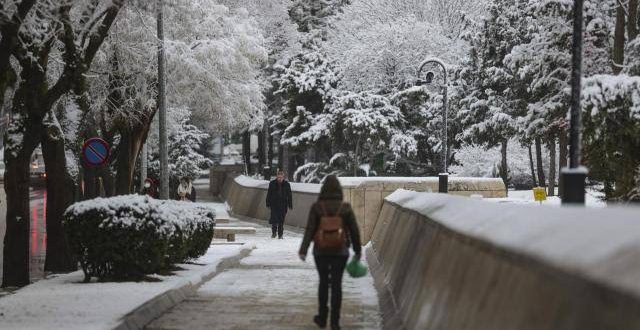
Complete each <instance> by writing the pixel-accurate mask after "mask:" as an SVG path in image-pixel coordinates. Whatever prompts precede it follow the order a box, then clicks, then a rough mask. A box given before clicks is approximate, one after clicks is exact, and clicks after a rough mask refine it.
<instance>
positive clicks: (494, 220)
mask: <svg viewBox="0 0 640 330" xmlns="http://www.w3.org/2000/svg"><path fill="white" fill-rule="evenodd" d="M367 260H368V261H369V264H370V266H371V268H372V273H373V275H374V278H375V280H376V284H377V286H378V287H379V289H381V292H382V296H381V299H382V305H383V306H382V307H383V310H384V311H385V313H386V314H387V315H386V317H385V328H386V329H402V328H405V329H471V330H484V329H486V330H489V329H491V330H495V329H498V330H499V329H518V330H529V329H531V330H534V329H535V330H544V329H557V330H564V329H572V330H573V329H575V330H585V329H586V330H589V329H594V330H595V329H640V281H639V279H640V209H637V208H635V209H631V208H629V209H614V208H608V209H597V210H596V209H585V208H550V207H540V206H522V205H505V204H494V203H487V202H483V201H481V200H474V199H468V198H460V197H452V196H447V195H441V194H425V193H416V192H409V191H403V190H400V191H397V192H395V193H394V194H392V195H391V196H389V197H387V199H386V200H385V202H384V205H383V207H382V211H381V212H380V216H379V220H378V222H377V225H376V227H375V230H374V234H373V237H372V248H371V249H368V259H367Z"/></svg>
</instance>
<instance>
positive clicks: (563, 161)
mask: <svg viewBox="0 0 640 330" xmlns="http://www.w3.org/2000/svg"><path fill="white" fill-rule="evenodd" d="M558 144H559V146H560V159H559V161H558V173H559V174H560V176H559V178H560V179H559V180H558V196H560V198H562V195H563V193H564V181H563V180H562V169H563V168H565V167H567V165H568V162H567V156H568V155H569V151H568V150H567V147H568V146H569V139H568V137H567V132H566V131H565V130H561V131H560V138H559V139H558Z"/></svg>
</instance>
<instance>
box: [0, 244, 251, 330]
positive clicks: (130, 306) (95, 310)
mask: <svg viewBox="0 0 640 330" xmlns="http://www.w3.org/2000/svg"><path fill="white" fill-rule="evenodd" d="M241 248H242V246H240V245H213V246H212V247H211V248H210V249H209V251H208V252H207V254H206V255H204V256H203V257H202V258H200V259H198V260H197V261H196V262H195V264H188V265H179V266H180V267H182V268H184V269H185V270H184V271H179V272H176V273H175V276H168V277H163V276H157V277H158V278H160V279H161V282H139V283H136V282H124V283H89V284H84V283H82V280H83V274H82V272H80V271H79V272H74V273H71V274H67V275H62V276H59V277H53V278H49V279H46V280H42V281H39V282H37V283H35V284H32V285H29V286H27V287H24V288H22V289H20V290H18V291H17V292H16V293H14V294H12V295H9V296H5V297H2V298H0V329H3V330H4V329H16V330H18V329H21V330H27V329H43V330H44V329H66V330H71V329H78V330H81V329H82V330H86V329H113V328H114V327H115V326H116V325H117V324H118V321H119V320H120V319H122V317H124V316H125V315H126V314H128V313H129V312H131V311H133V310H134V309H136V308H137V307H139V306H140V305H142V304H144V303H145V302H147V301H149V300H151V299H152V298H154V297H156V296H157V295H160V294H162V293H164V292H166V291H168V290H170V289H173V288H178V287H181V286H183V285H184V284H186V283H189V282H191V283H198V282H200V281H201V279H202V278H203V277H206V276H208V275H209V274H212V273H214V272H215V271H216V268H217V266H218V264H219V263H220V261H222V259H224V258H227V257H231V256H235V255H237V254H238V253H239V252H240V249H241ZM196 264H200V265H196Z"/></svg>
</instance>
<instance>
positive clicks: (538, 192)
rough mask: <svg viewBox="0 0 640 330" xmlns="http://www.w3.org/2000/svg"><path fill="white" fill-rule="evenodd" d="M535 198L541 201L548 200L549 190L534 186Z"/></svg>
mask: <svg viewBox="0 0 640 330" xmlns="http://www.w3.org/2000/svg"><path fill="white" fill-rule="evenodd" d="M533 199H535V200H536V202H540V203H542V202H543V201H546V200H547V191H546V190H545V189H544V187H535V188H533Z"/></svg>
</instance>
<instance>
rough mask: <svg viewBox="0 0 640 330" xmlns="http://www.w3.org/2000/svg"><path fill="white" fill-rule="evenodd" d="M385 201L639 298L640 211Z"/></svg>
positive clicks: (409, 197) (423, 198)
mask: <svg viewBox="0 0 640 330" xmlns="http://www.w3.org/2000/svg"><path fill="white" fill-rule="evenodd" d="M386 201H388V202H392V203H395V204H397V205H399V206H400V207H403V208H406V209H410V210H414V211H416V212H418V213H420V214H422V215H425V216H426V217H428V218H429V219H430V220H432V221H435V222H437V223H439V224H441V225H443V226H445V227H447V228H449V229H451V230H453V231H455V232H458V233H461V234H463V235H466V236H469V237H472V238H475V239H478V240H481V241H485V242H488V243H490V244H492V245H495V246H498V247H502V248H504V249H505V250H507V251H511V252H514V253H518V254H523V255H526V256H529V257H532V258H533V259H535V260H540V261H541V262H543V263H546V264H549V265H551V266H554V267H557V268H559V269H562V270H564V271H566V272H569V273H574V274H579V275H581V276H586V277H587V278H590V279H592V280H596V281H599V282H603V283H606V284H607V285H609V286H611V287H614V288H617V289H620V290H623V291H625V292H630V293H633V294H634V295H635V296H636V297H640V282H638V280H637V279H638V278H640V264H638V263H637V260H638V258H639V257H640V221H638V220H639V219H640V208H637V207H626V208H623V207H617V208H616V207H610V208H606V209H586V208H582V207H563V208H553V207H543V206H527V205H505V204H494V203H487V202H484V201H482V200H475V199H469V198H461V197H456V196H450V195H442V194H428V193H417V192H413V191H408V190H397V191H396V192H394V193H393V194H391V195H390V196H388V197H387V198H386Z"/></svg>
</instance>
